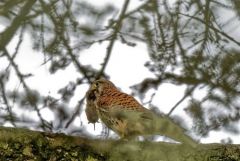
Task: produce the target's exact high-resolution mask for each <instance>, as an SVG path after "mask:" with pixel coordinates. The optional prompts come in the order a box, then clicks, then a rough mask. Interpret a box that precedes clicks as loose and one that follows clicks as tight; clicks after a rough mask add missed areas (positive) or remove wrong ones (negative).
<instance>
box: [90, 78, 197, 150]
mask: <svg viewBox="0 0 240 161" xmlns="http://www.w3.org/2000/svg"><path fill="white" fill-rule="evenodd" d="M87 102H89V103H90V102H91V103H92V105H93V106H91V107H94V108H92V109H93V111H95V112H92V114H94V115H95V114H97V116H98V117H99V118H100V119H101V121H102V122H103V123H104V124H105V125H106V126H107V127H108V128H110V129H112V130H113V131H114V132H116V133H117V134H118V135H119V136H120V137H121V138H127V139H128V138H133V137H136V136H144V135H164V136H167V137H169V138H171V139H174V140H176V141H179V142H182V143H186V144H189V145H192V146H195V145H196V142H195V141H194V140H193V139H192V138H191V137H189V136H187V135H186V134H185V133H184V129H183V128H181V127H180V126H178V125H177V124H175V123H174V122H173V121H171V120H170V119H169V118H168V117H166V116H159V115H157V114H155V113H154V112H152V111H150V110H148V109H147V108H145V107H143V106H142V105H141V104H140V103H139V102H138V101H137V100H136V99H135V98H134V97H132V96H130V95H128V94H126V93H123V92H121V91H120V90H119V89H118V88H117V87H116V86H115V85H114V84H113V83H112V82H111V81H108V80H106V79H99V80H96V81H94V82H93V83H92V85H91V87H90V89H89V91H88V92H87ZM87 108H90V106H89V107H87ZM97 116H96V118H98V117H97ZM96 120H97V119H96ZM90 122H91V121H90ZM93 122H94V121H93Z"/></svg>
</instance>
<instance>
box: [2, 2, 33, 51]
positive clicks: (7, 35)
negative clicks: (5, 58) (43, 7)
mask: <svg viewBox="0 0 240 161" xmlns="http://www.w3.org/2000/svg"><path fill="white" fill-rule="evenodd" d="M35 2H36V0H28V1H26V3H25V5H24V6H23V7H22V10H21V11H20V13H19V14H18V15H17V16H16V18H15V19H14V20H13V21H12V24H11V26H9V27H7V28H6V30H5V31H4V32H2V33H1V34H0V50H3V49H4V48H5V47H6V46H7V44H8V43H9V42H10V41H11V40H12V37H13V36H14V34H15V33H16V31H17V30H18V28H19V27H20V26H21V25H22V23H23V22H24V21H23V19H25V17H26V15H27V14H28V13H29V12H30V10H31V8H32V6H33V5H34V3H35Z"/></svg>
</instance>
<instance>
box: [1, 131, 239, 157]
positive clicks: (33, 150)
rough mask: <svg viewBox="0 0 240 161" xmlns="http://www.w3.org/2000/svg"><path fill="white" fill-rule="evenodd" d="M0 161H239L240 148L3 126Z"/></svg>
mask: <svg viewBox="0 0 240 161" xmlns="http://www.w3.org/2000/svg"><path fill="white" fill-rule="evenodd" d="M0 134H1V135H0V145H1V146H0V160H95V161H103V160H104V161H110V160H111V161H113V160H114V161H122V160H131V161H139V160H142V161H159V160H163V161H176V160H178V161H186V160H188V161H210V160H212V161H217V160H224V161H227V160H229V161H230V160H231V161H237V160H239V159H240V156H239V154H240V145H236V144H235V145H234V144H232V145H231V144H199V145H198V147H196V148H191V147H187V146H185V145H183V144H177V143H166V142H149V141H143V142H138V141H123V140H100V139H94V140H91V139H88V138H84V137H73V136H66V135H64V134H49V133H44V132H37V131H30V130H26V129H17V128H6V127H0Z"/></svg>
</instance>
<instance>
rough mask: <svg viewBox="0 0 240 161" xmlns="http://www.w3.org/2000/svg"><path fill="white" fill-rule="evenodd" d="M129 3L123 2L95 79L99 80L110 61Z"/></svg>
mask: <svg viewBox="0 0 240 161" xmlns="http://www.w3.org/2000/svg"><path fill="white" fill-rule="evenodd" d="M129 2H130V0H125V2H124V4H123V7H122V11H121V13H120V16H119V19H118V21H117V22H116V24H115V26H114V31H113V33H112V37H111V39H110V42H109V45H108V47H107V53H106V57H105V58H104V62H103V64H102V68H101V69H100V71H99V73H98V74H97V78H100V77H101V76H102V75H103V73H104V70H105V68H106V66H107V63H108V61H109V59H110V56H111V53H112V49H113V46H114V43H115V40H116V39H117V34H118V32H119V31H120V29H121V27H122V21H123V19H124V15H125V13H126V11H127V7H128V4H129Z"/></svg>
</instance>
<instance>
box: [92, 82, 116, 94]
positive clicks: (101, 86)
mask: <svg viewBox="0 0 240 161" xmlns="http://www.w3.org/2000/svg"><path fill="white" fill-rule="evenodd" d="M90 88H91V90H92V91H95V92H96V93H97V94H100V95H101V94H102V93H103V92H107V91H109V90H113V89H117V88H116V86H115V85H114V84H113V83H112V82H111V81H109V80H106V79H104V78H101V79H98V80H95V81H94V82H93V83H92V85H91V87H90Z"/></svg>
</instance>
